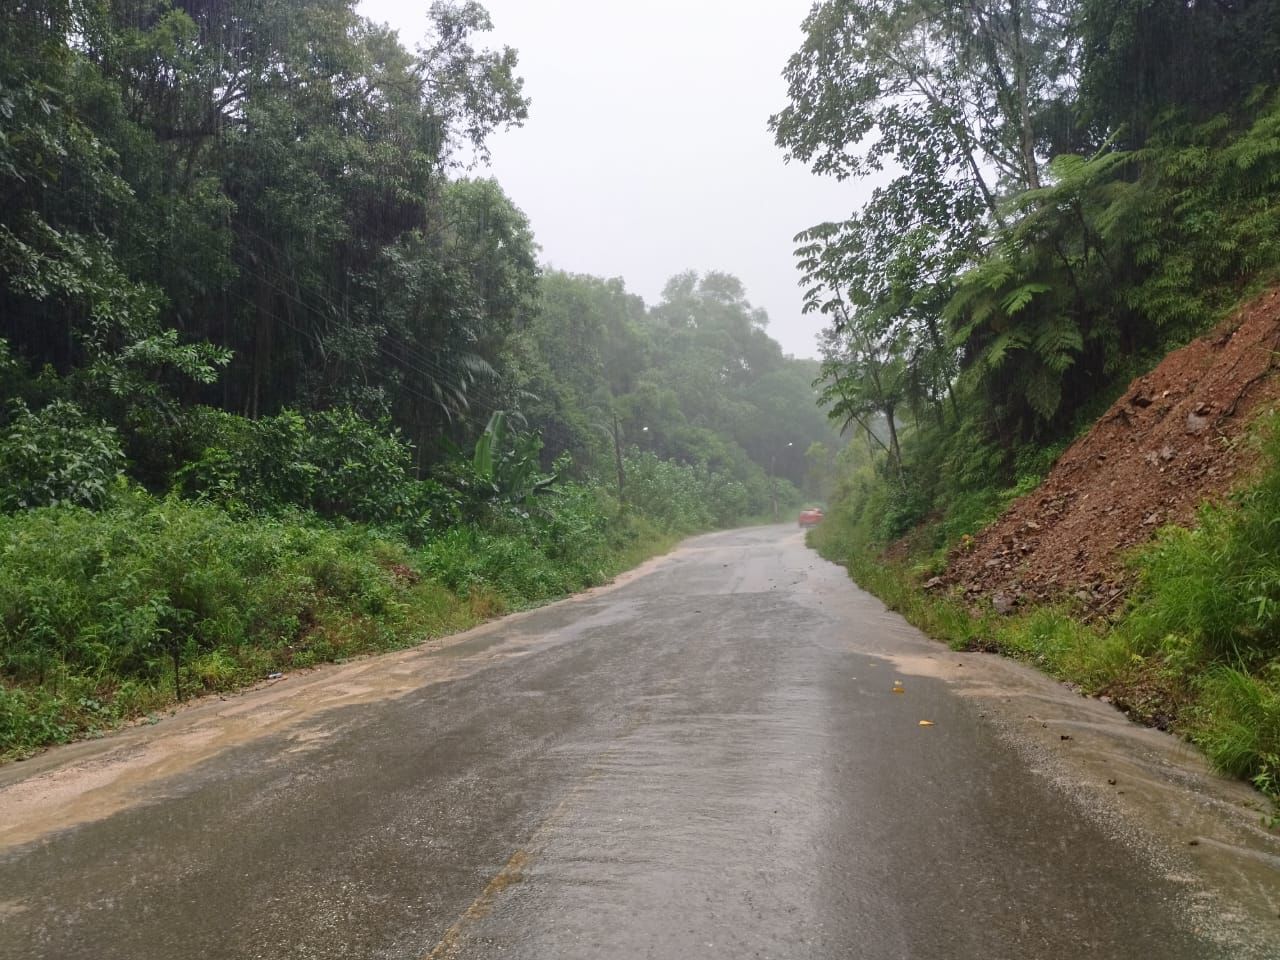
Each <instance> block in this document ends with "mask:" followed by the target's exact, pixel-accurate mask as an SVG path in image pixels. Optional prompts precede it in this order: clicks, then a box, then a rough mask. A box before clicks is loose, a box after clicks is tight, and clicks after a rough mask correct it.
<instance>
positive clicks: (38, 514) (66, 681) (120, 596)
mask: <svg viewBox="0 0 1280 960" xmlns="http://www.w3.org/2000/svg"><path fill="white" fill-rule="evenodd" d="M678 536H679V534H678V533H676V532H674V531H669V530H659V529H658V528H657V527H655V526H654V525H653V524H651V523H650V522H648V521H647V520H646V519H645V518H643V517H640V516H637V515H634V514H629V513H626V512H621V513H617V514H615V515H614V516H609V515H608V514H607V513H606V512H605V510H604V508H603V507H602V505H601V503H600V502H599V501H598V500H597V499H596V497H595V495H594V494H593V493H592V492H591V490H590V489H589V488H574V489H570V490H568V491H567V492H566V493H565V495H564V496H563V497H562V498H561V499H560V500H559V501H558V502H557V504H556V509H555V510H554V512H552V511H547V512H546V513H544V514H543V515H541V516H533V517H531V516H526V515H525V514H524V512H512V511H506V512H503V513H499V514H497V515H495V517H494V518H492V520H491V521H490V522H487V523H485V524H483V525H471V526H457V527H454V528H452V529H450V530H447V531H445V532H444V533H443V534H441V535H439V536H437V537H435V538H433V539H431V540H430V541H428V542H427V543H426V545H425V546H423V547H421V548H419V549H414V548H411V547H409V546H407V545H406V544H405V543H404V542H403V541H400V540H397V539H395V538H394V537H392V536H390V535H386V534H380V533H378V532H377V531H375V530H373V529H371V528H369V527H367V526H364V525H360V524H350V523H335V522H329V521H322V520H319V519H317V518H315V517H314V516H312V515H309V514H302V513H299V514H296V515H288V516H282V517H281V516H277V517H269V516H253V515H249V516H245V515H239V516H234V515H232V514H230V513H228V512H227V511H226V510H224V509H222V508H220V507H218V506H214V505H210V504H204V503H193V502H191V501H186V500H181V499H178V498H176V497H171V498H166V499H156V498H154V497H151V496H149V495H147V494H144V493H141V492H139V491H137V490H127V491H124V492H122V493H120V494H118V495H117V497H116V498H115V500H114V502H113V503H112V505H111V506H109V507H107V508H106V509H103V510H100V511H92V510H88V509H83V508H78V507H52V508H45V509H39V510H29V511H24V512H21V513H18V514H15V515H11V516H0V759H13V758H15V757H22V756H27V755H29V754H30V753H32V752H33V751H35V750H37V749H39V748H41V747H43V746H46V745H49V744H54V743H62V742H66V741H68V740H71V739H75V738H79V737H85V736H93V735H96V734H98V733H100V732H102V731H105V730H107V729H110V728H111V727H113V726H115V725H117V724H119V723H121V722H123V721H125V720H128V719H131V718H135V717H139V716H143V715H146V714H148V713H151V712H153V711H156V710H160V709H163V708H165V707H167V706H169V705H170V704H172V703H173V702H174V701H176V700H178V699H185V698H188V697H193V696H198V695H201V694H204V693H210V692H215V691H226V690H232V689H235V688H238V687H243V686H245V685H247V684H251V683H253V682H255V681H258V680H261V679H262V678H263V677H266V676H267V675H268V674H270V673H273V672H276V671H289V670H297V669H300V668H305V667H309V666H312V665H315V664H319V663H324V662H330V661H335V660H343V659H346V658H349V657H353V656H357V655H362V654H368V653H376V652H379V651H385V650H390V649H395V648H398V647H404V646H408V645H412V644H416V643H419V642H421V641H423V640H426V639H428V638H431V637H435V636H440V635H442V634H446V633H451V632H456V631H459V630H462V629H466V628H467V627H470V626H473V625H475V624H476V623H479V622H481V621H482V620H485V619H487V618H490V617H493V616H497V615H500V614H502V613H505V612H507V611H509V610H513V609H518V608H522V607H528V606H532V605H535V604H538V603H542V602H545V601H547V600H551V599H554V598H557V597H561V596H564V595H566V594H569V593H572V592H574V591H577V590H581V589H583V588H585V587H590V586H594V585H597V584H600V583H604V582H606V581H607V580H609V579H610V578H611V577H612V576H614V575H615V574H617V573H618V572H620V571H621V570H624V569H626V568H628V567H630V566H634V565H635V564H636V563H639V562H640V561H642V560H644V559H646V558H647V557H650V556H653V555H654V554H656V553H659V552H662V551H664V550H666V549H668V548H669V547H670V546H671V545H672V544H673V543H674V542H675V541H676V540H677V539H678Z"/></svg>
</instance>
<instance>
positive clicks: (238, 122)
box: [0, 0, 833, 758]
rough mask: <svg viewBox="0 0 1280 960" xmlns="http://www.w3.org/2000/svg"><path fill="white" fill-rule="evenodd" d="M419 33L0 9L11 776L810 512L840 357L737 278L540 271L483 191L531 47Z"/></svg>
mask: <svg viewBox="0 0 1280 960" xmlns="http://www.w3.org/2000/svg"><path fill="white" fill-rule="evenodd" d="M425 24H426V27H427V28H428V29H429V35H428V36H427V37H426V39H425V40H424V42H423V44H422V45H421V47H420V48H418V49H416V50H414V51H411V50H410V49H409V48H408V47H406V46H405V45H404V44H402V43H401V41H400V39H399V38H398V37H397V36H396V35H395V34H394V33H393V32H392V31H390V30H388V29H386V28H384V27H382V26H380V25H378V24H376V23H373V22H370V21H368V20H366V19H364V18H363V17H361V16H359V15H358V14H357V13H356V12H355V4H354V2H345V0H338V2H332V0H291V2H288V3H277V2H270V0H225V2H215V3H205V2H186V0H172V2H170V0H140V2H130V3H111V4H102V3H97V2H90V0H33V2H19V3H16V4H6V5H4V9H3V10H0V187H2V189H0V318H3V321H2V325H0V758H12V757H16V756H23V755H26V754H28V753H30V752H31V751H33V750H35V749H37V748H39V747H41V746H43V745H46V744H50V743H57V742H62V741H65V740H68V739H70V738H73V737H78V736H83V735H87V734H93V733H95V732H98V731H101V730H104V729H106V728H108V727H110V726H111V725H112V724H114V723H117V722H119V721H121V720H124V719H127V718H131V717H139V716H143V715H146V714H148V713H150V712H152V711H155V710H158V709H160V708H162V707H164V706H166V705H168V704H170V703H172V702H173V701H175V700H177V699H185V698H187V697H190V696H194V695H197V694H199V693H204V692H209V691H222V690H228V689H232V688H234V687H237V686H241V685H243V684H246V683H251V682H254V681H257V680H261V679H262V678H264V677H267V676H268V675H270V674H272V673H277V672H283V671H287V670H293V669H298V668H300V667H306V666H310V665H312V664H315V663H319V662H322V661H326V660H336V659H343V658H346V657H350V656H353V655H356V654H360V653H364V652H369V651H376V650H385V649H389V648H392V647H396V646H403V645H406V644H412V643H416V642H419V641H421V640H423V639H425V638H429V637H433V636H438V635H440V634H442V633H445V632H448V631H452V630H457V629H460V628H463V627H466V626H469V625H471V624H474V623H477V622H479V621H481V620H483V619H485V618H487V617H490V616H494V615H496V614H499V613H502V612H504V611H507V610H512V609H517V608H520V607H525V606H528V605H530V604H534V603H539V602H542V601H545V600H548V599H551V598H555V597H560V596H564V595H565V594H568V593H571V592H573V591H575V590H580V589H582V588H584V587H588V586H591V585H594V584H599V583H603V582H605V581H607V580H608V579H609V578H610V577H612V576H613V575H614V574H616V573H617V572H618V571H620V570H622V569H624V568H626V567H628V566H631V565H634V564H635V563H637V562H639V561H640V560H642V559H643V558H645V557H647V556H650V555H652V554H654V553H656V552H660V551H662V550H664V549H666V548H667V547H668V546H670V545H671V544H672V543H674V542H675V540H676V539H677V538H679V537H680V536H682V535H684V534H687V533H690V532H694V531H699V530H706V529H712V528H716V527H725V526H731V525H735V524H740V523H744V522H747V521H750V520H752V519H756V518H765V517H768V516H771V515H772V512H773V510H774V509H775V506H776V508H777V509H787V510H790V509H791V508H792V507H793V506H794V505H795V504H796V503H797V502H798V501H799V498H800V490H799V487H800V486H802V485H803V484H804V483H805V482H806V469H807V466H806V461H805V458H804V453H805V451H806V450H808V449H809V448H810V447H811V446H812V445H813V444H814V443H820V442H821V441H822V440H824V439H826V440H828V441H830V440H831V438H832V436H833V434H832V432H831V430H830V427H829V426H828V424H827V423H826V420H825V418H824V417H823V415H822V413H821V412H820V411H819V410H818V409H817V407H816V406H815V404H814V402H813V398H814V390H813V387H812V382H813V380H814V378H815V377H816V376H817V373H818V366H817V364H816V362H813V361H803V360H795V359H793V358H790V357H786V356H784V355H783V354H782V351H781V349H780V347H779V346H778V344H777V343H776V342H775V341H774V340H772V339H771V338H770V337H769V335H768V333H767V329H766V328H767V323H768V318H767V317H766V316H765V315H764V313H763V312H762V311H760V310H758V309H756V308H754V307H753V306H752V305H751V303H750V302H749V300H748V299H747V296H746V290H745V287H744V286H743V284H742V283H741V282H740V281H739V280H737V279H736V278H734V277H731V276H728V275H725V274H718V273H707V274H699V273H696V272H692V271H690V272H687V273H684V274H681V275H679V276H676V277H674V278H673V279H672V280H671V282H670V283H669V284H668V285H667V288H666V290H665V291H664V294H663V296H662V298H661V301H660V302H659V303H657V304H652V305H650V304H645V303H644V302H643V301H642V300H641V299H640V298H639V297H637V296H635V295H634V294H631V293H629V292H628V291H627V289H626V286H625V284H624V282H623V281H622V280H620V279H601V278H595V277H588V276H578V275H571V274H566V273H560V272H556V271H551V270H545V269H543V268H541V267H540V266H539V265H538V262H537V257H536V253H537V248H536V245H535V243H534V239H533V231H532V227H531V225H530V224H529V223H528V222H527V220H526V218H525V217H524V215H523V214H522V213H521V212H520V211H519V210H518V209H516V207H515V206H514V205H513V204H512V203H511V202H510V200H509V199H508V198H507V197H506V196H505V194H504V193H503V191H502V189H501V187H500V186H499V185H498V184H497V183H496V182H494V181H492V180H487V179H477V178H475V177H473V176H470V175H469V171H470V170H471V167H470V166H469V164H470V162H471V160H473V159H474V158H476V157H481V158H483V157H484V156H485V155H486V141H487V139H488V138H489V136H490V134H492V133H493V132H494V131H495V130H498V129H501V128H504V127H508V126H511V125H517V124H520V123H523V122H524V121H525V119H526V114H527V106H528V104H527V100H526V99H525V97H524V95H523V92H522V89H521V81H520V78H519V75H518V71H517V67H518V60H517V56H516V53H515V52H514V51H512V50H510V49H506V48H500V49H488V48H485V47H484V45H483V42H482V41H483V35H484V34H485V32H486V31H487V30H488V29H489V27H490V22H489V18H488V15H487V14H486V13H485V11H484V10H483V8H482V7H481V6H479V5H478V4H475V3H465V4H464V3H447V2H441V3H434V4H432V5H431V6H430V9H429V11H428V12H427V17H426V20H425ZM412 39H414V38H410V42H412Z"/></svg>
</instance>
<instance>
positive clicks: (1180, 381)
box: [931, 290, 1280, 614]
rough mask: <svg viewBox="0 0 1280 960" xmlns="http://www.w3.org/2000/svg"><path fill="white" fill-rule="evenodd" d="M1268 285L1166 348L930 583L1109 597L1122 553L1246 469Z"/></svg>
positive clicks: (1277, 293)
mask: <svg viewBox="0 0 1280 960" xmlns="http://www.w3.org/2000/svg"><path fill="white" fill-rule="evenodd" d="M1277 350H1280V290H1272V291H1271V292H1269V293H1267V294H1265V295H1263V296H1262V297H1259V298H1258V299H1257V300H1254V301H1253V302H1252V303H1250V304H1249V305H1247V306H1246V307H1244V308H1243V309H1242V310H1241V311H1240V312H1239V313H1237V314H1236V315H1235V316H1234V317H1232V319H1231V321H1230V322H1229V323H1227V324H1224V325H1223V326H1222V327H1221V328H1219V330H1217V331H1215V333H1213V334H1210V335H1209V336H1207V337H1204V338H1202V339H1200V340H1197V341H1195V342H1194V343H1191V344H1189V345H1188V346H1186V347H1183V348H1182V349H1181V350H1177V351H1175V352H1174V353H1171V354H1170V355H1169V356H1168V357H1166V358H1165V359H1164V361H1163V362H1161V364H1160V365H1159V366H1158V367H1156V368H1155V369H1154V370H1152V371H1151V372H1150V373H1149V374H1147V375H1146V376H1144V377H1140V378H1138V379H1137V380H1135V381H1134V382H1133V383H1131V384H1130V385H1129V389H1128V390H1126V391H1125V393H1124V395H1123V396H1122V397H1121V398H1120V399H1119V400H1118V401H1116V403H1115V404H1114V405H1113V406H1112V407H1111V409H1110V410H1108V411H1107V413H1106V414H1105V415H1104V416H1103V417H1102V418H1101V419H1100V420H1099V421H1098V422H1097V423H1096V424H1094V426H1093V428H1092V429H1091V430H1090V431H1089V432H1088V433H1087V434H1086V435H1085V436H1083V437H1081V438H1080V439H1079V440H1077V441H1076V442H1075V443H1074V444H1072V445H1071V446H1070V447H1069V448H1068V449H1067V451H1066V452H1065V453H1064V454H1063V455H1062V457H1061V458H1060V459H1059V460H1058V462H1057V463H1056V464H1055V465H1054V467H1053V469H1052V470H1051V471H1050V473H1049V476H1048V477H1047V478H1046V479H1045V482H1044V483H1043V484H1041V486H1040V488H1039V489H1038V490H1036V491H1035V492H1034V493H1031V494H1028V495H1027V496H1025V497H1023V498H1022V499H1020V500H1018V501H1016V502H1015V503H1014V504H1013V505H1012V506H1011V507H1010V508H1009V509H1008V510H1007V511H1006V512H1005V514H1004V515H1003V516H1002V517H1001V518H1000V519H999V520H997V521H996V522H995V523H993V524H992V525H991V526H990V527H988V528H987V529H985V530H983V531H982V532H981V533H980V534H978V535H977V537H975V538H974V540H973V543H972V544H971V545H968V546H967V547H966V548H962V549H959V550H957V551H955V552H954V553H953V554H952V556H951V561H950V566H949V567H948V569H947V572H946V574H945V575H944V576H943V577H941V578H939V579H938V581H937V582H931V583H933V585H934V586H937V587H941V586H944V585H956V586H958V587H959V588H961V589H963V591H964V593H965V594H966V596H967V597H969V598H970V599H971V600H974V601H978V600H980V599H981V598H987V599H989V600H990V601H991V602H992V603H993V604H994V605H995V606H996V609H998V610H1001V611H1002V612H1007V611H1008V610H1010V609H1012V608H1013V607H1016V606H1019V605H1023V604H1027V603H1031V602H1045V601H1052V600H1056V599H1061V598H1063V597H1075V598H1077V599H1078V600H1079V601H1081V602H1083V603H1084V604H1085V605H1087V606H1088V607H1089V609H1090V610H1091V611H1092V612H1093V613H1095V614H1101V613H1105V612H1108V611H1109V610H1111V609H1114V608H1115V607H1116V606H1118V604H1119V602H1120V600H1121V598H1122V597H1123V596H1124V594H1125V592H1126V589H1127V587H1128V581H1129V579H1130V575H1129V574H1128V572H1127V571H1126V570H1125V569H1124V568H1123V564H1122V562H1121V561H1122V555H1123V553H1124V552H1125V551H1127V550H1128V549H1129V548H1131V547H1133V546H1135V545H1137V544H1140V543H1144V542H1146V541H1147V540H1150V539H1151V537H1152V536H1154V534H1155V532H1156V530H1157V529H1158V528H1159V527H1161V526H1163V525H1164V524H1168V523H1176V524H1179V525H1190V524H1192V523H1193V522H1194V517H1195V512H1196V509H1197V508H1198V507H1199V506H1200V504H1202V503H1204V502H1205V501H1207V500H1215V499H1220V498H1221V497H1223V496H1224V495H1225V494H1226V493H1227V492H1228V491H1230V490H1231V489H1232V488H1233V487H1234V486H1236V485H1237V483H1238V481H1239V480H1240V479H1242V478H1243V477H1244V476H1246V475H1247V474H1248V472H1249V471H1250V469H1251V468H1252V467H1253V466H1254V464H1255V463H1256V461H1257V452H1256V449H1255V448H1254V446H1253V445H1252V444H1250V443H1249V442H1248V441H1247V440H1246V439H1245V438H1244V436H1243V434H1244V432H1245V430H1246V428H1247V426H1248V424H1249V422H1250V421H1251V420H1252V418H1253V416H1254V415H1255V414H1257V413H1258V412H1260V410H1261V409H1262V408H1263V407H1264V406H1265V405H1269V404H1273V403H1274V401H1275V400H1276V399H1277V398H1278V397H1280V377H1277V376H1275V375H1274V372H1275V368H1276V365H1277V364H1276V360H1277V353H1276V351H1277Z"/></svg>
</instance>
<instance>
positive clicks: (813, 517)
mask: <svg viewBox="0 0 1280 960" xmlns="http://www.w3.org/2000/svg"><path fill="white" fill-rule="evenodd" d="M821 522H822V511H821V510H820V509H819V508H817V507H809V508H808V509H806V510H801V511H800V526H802V527H816V526H817V525H818V524H820V523H821Z"/></svg>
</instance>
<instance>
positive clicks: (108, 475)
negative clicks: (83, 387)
mask: <svg viewBox="0 0 1280 960" xmlns="http://www.w3.org/2000/svg"><path fill="white" fill-rule="evenodd" d="M123 466H124V454H123V453H122V452H121V449H120V441H119V439H118V437H117V436H116V432H115V430H113V429H112V428H111V427H109V426H107V425H106V424H104V423H95V422H94V421H93V420H91V419H90V418H88V417H86V416H85V415H84V413H83V412H82V411H81V410H80V408H79V407H77V406H76V405H75V404H73V403H69V402H67V401H65V400H55V401H54V402H53V403H50V404H49V405H48V406H46V407H45V408H44V409H43V410H40V411H37V412H35V413H33V412H31V411H30V410H29V409H27V406H26V404H24V403H22V402H21V401H16V400H15V401H14V402H13V405H12V408H11V410H10V411H9V418H8V423H6V424H4V426H3V427H0V512H3V513H12V512H13V511H15V510H23V509H26V508H30V507H48V506H58V505H60V504H61V505H75V506H84V507H97V506H101V505H102V504H103V503H104V502H105V501H106V500H107V497H108V496H109V495H110V493H111V490H112V488H113V486H114V485H115V481H116V478H117V477H119V476H120V474H121V471H122V468H123Z"/></svg>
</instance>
